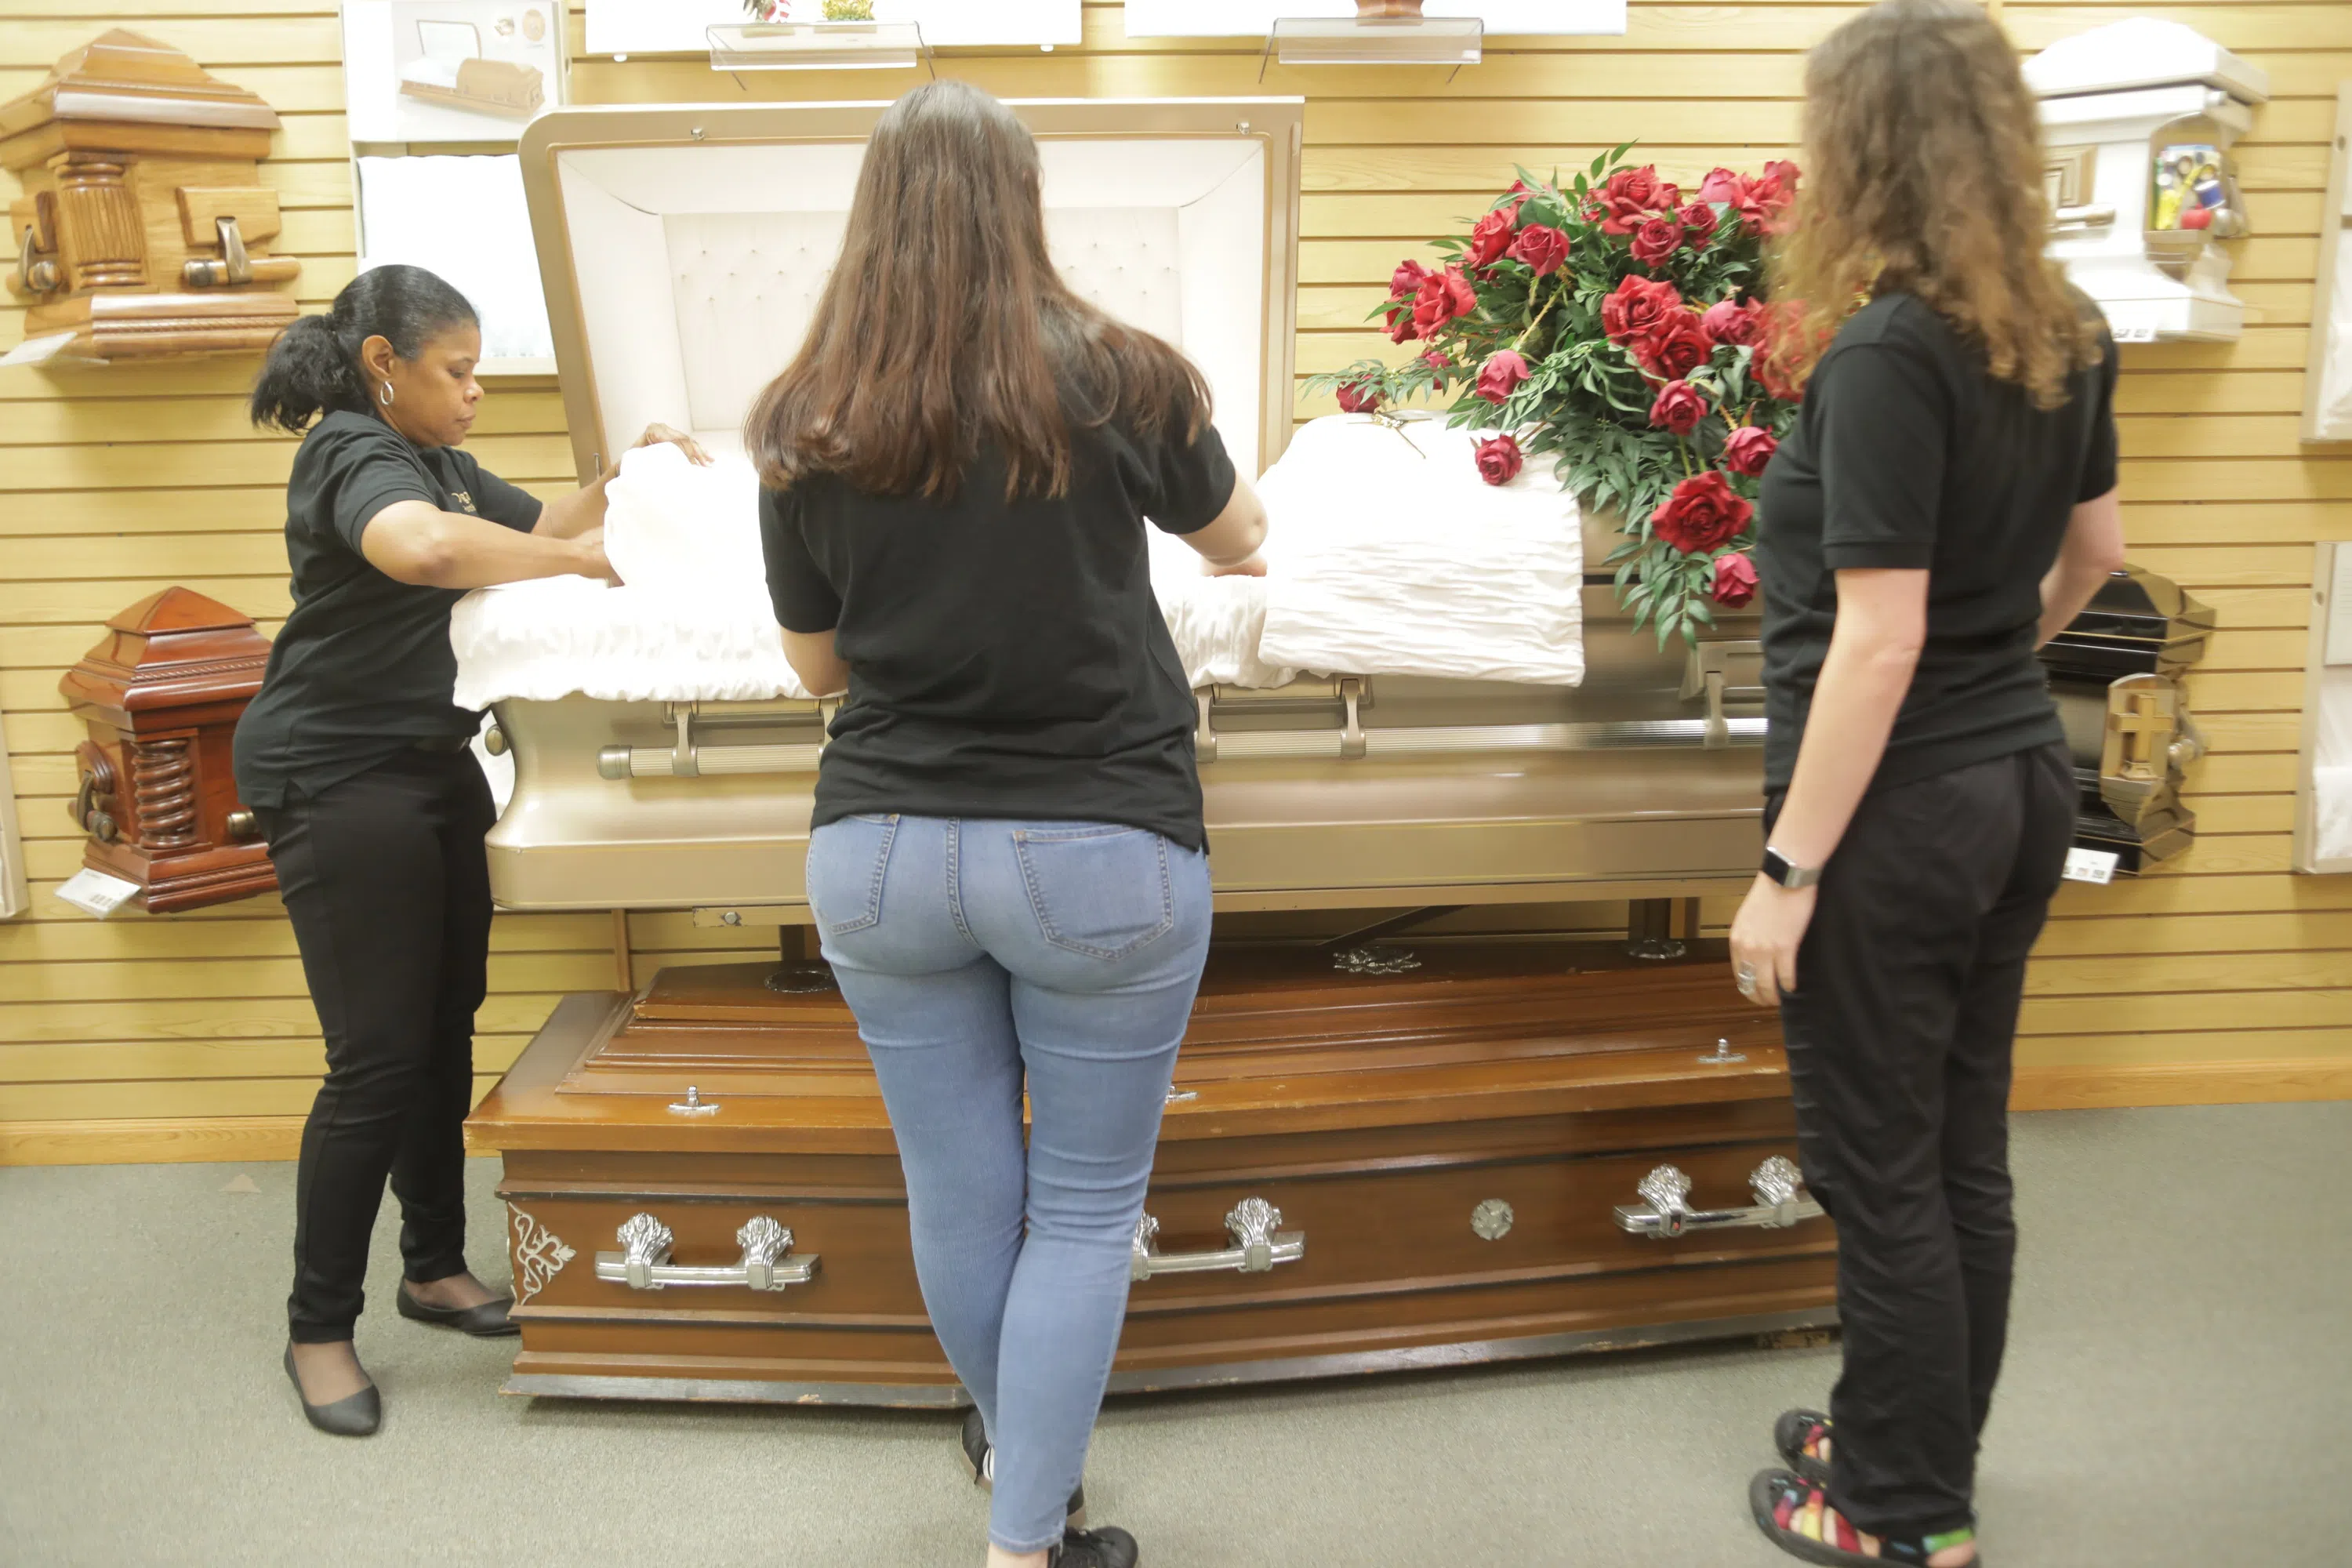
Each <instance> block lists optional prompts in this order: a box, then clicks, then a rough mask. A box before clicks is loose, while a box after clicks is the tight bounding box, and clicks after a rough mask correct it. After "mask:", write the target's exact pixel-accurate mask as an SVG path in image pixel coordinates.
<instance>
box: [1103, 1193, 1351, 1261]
mask: <svg viewBox="0 0 2352 1568" xmlns="http://www.w3.org/2000/svg"><path fill="white" fill-rule="evenodd" d="M1281 1223H1282V1211H1281V1210H1280V1209H1278V1208H1276V1207H1275V1206H1274V1205H1272V1204H1270V1203H1268V1202H1266V1201H1265V1199H1264V1198H1260V1197H1247V1198H1244V1199H1243V1200H1242V1201H1241V1202H1240V1203H1237V1204H1235V1205H1234V1212H1233V1213H1231V1214H1229V1215H1226V1216H1225V1234H1226V1235H1227V1236H1229V1237H1232V1238H1233V1243H1234V1244H1233V1245H1232V1246H1231V1247H1219V1248H1218V1249H1217V1250H1216V1251H1214V1252H1162V1251H1160V1222H1159V1221H1158V1220H1156V1219H1154V1218H1152V1217H1151V1216H1150V1215H1144V1216H1143V1217H1142V1218H1141V1219H1139V1220H1137V1221H1136V1222H1135V1249H1134V1251H1133V1252H1131V1253H1130V1254H1129V1257H1128V1264H1127V1275H1128V1278H1129V1279H1150V1278H1151V1277H1152V1276H1153V1275H1155V1274H1214V1273H1219V1272H1223V1271H1228V1270H1229V1271H1231V1272H1233V1273H1235V1274H1265V1273H1268V1272H1271V1271H1272V1269H1273V1268H1274V1266H1275V1265H1276V1264H1277V1263H1296V1262H1297V1261H1298V1260H1299V1259H1300V1258H1304V1257H1306V1256H1307V1233H1306V1232H1304V1231H1297V1230H1280V1231H1278V1230H1276V1228H1275V1226H1278V1225H1280V1224H1281Z"/></svg>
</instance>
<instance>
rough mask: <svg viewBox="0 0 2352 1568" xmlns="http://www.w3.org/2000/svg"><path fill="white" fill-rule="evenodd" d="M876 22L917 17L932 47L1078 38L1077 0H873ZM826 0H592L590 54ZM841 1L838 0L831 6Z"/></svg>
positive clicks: (803, 17) (810, 10) (681, 43)
mask: <svg viewBox="0 0 2352 1568" xmlns="http://www.w3.org/2000/svg"><path fill="white" fill-rule="evenodd" d="M870 5H871V9H872V12H873V16H872V19H873V20H874V21H877V22H913V23H916V24H918V25H919V26H921V27H922V29H923V42H924V43H926V44H929V45H930V46H931V47H934V48H956V47H975V46H985V45H991V44H994V45H1026V46H1031V47H1041V48H1050V47H1054V46H1055V45H1057V44H1075V43H1076V42H1078V40H1079V38H1080V37H1081V36H1082V34H1081V29H1080V23H1079V16H1078V0H989V3H987V4H984V5H983V4H980V3H979V0H870ZM827 9H828V7H827V5H826V4H825V0H588V52H589V53H590V54H592V55H631V54H644V55H651V54H681V53H688V52H691V53H695V54H700V53H702V52H703V51H705V50H706V49H708V48H709V47H710V45H709V37H707V36H706V34H705V32H704V29H705V28H708V27H712V26H719V25H720V24H722V23H728V22H823V21H827V20H830V19H833V18H829V17H828V16H827V15H826V12H827ZM832 9H835V10H840V9H842V7H841V6H840V5H839V4H838V0H836V4H835V5H834V6H833V7H832Z"/></svg>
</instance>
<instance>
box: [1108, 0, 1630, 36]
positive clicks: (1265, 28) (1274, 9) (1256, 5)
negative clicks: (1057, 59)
mask: <svg viewBox="0 0 2352 1568" xmlns="http://www.w3.org/2000/svg"><path fill="white" fill-rule="evenodd" d="M1356 14H1357V12H1356V0H1127V36H1128V37H1130V38H1151V37H1257V38H1263V37H1265V36H1266V34H1267V33H1269V32H1271V31H1272V30H1273V28H1274V25H1275V23H1276V22H1277V21H1279V20H1281V19H1282V18H1284V17H1286V16H1317V17H1325V16H1355V15H1356ZM1422 14H1423V16H1475V17H1477V18H1478V19H1479V20H1481V21H1483V22H1484V23H1486V31H1487V32H1488V33H1528V34H1545V33H1555V34H1588V33H1622V32H1623V31H1624V30H1625V0H1425V3H1424V5H1423V7H1422Z"/></svg>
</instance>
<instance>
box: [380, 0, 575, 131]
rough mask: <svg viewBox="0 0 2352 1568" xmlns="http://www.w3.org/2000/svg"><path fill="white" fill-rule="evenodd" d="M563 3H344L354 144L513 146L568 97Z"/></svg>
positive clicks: (406, 0) (408, 0) (430, 0)
mask: <svg viewBox="0 0 2352 1568" xmlns="http://www.w3.org/2000/svg"><path fill="white" fill-rule="evenodd" d="M563 60H564V57H563V8H562V5H559V4H558V3H557V0H343V88H344V100H345V102H346V104H347V105H348V107H349V112H350V118H351V137H352V141H353V142H359V143H368V142H378V143H381V142H408V143H415V142H476V143H478V142H513V141H515V140H517V139H518V138H520V136H521V135H522V128H523V127H524V126H525V125H527V124H529V123H530V121H531V120H533V119H534V118H535V117H537V116H538V115H539V114H540V112H541V110H547V109H551V108H553V107H554V106H556V105H557V104H559V103H562V101H563V100H564V99H565V97H566V93H565V82H564V68H563Z"/></svg>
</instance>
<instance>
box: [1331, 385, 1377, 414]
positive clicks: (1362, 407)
mask: <svg viewBox="0 0 2352 1568" xmlns="http://www.w3.org/2000/svg"><path fill="white" fill-rule="evenodd" d="M1380 405H1381V384H1380V382H1379V381H1378V379H1376V378H1374V377H1372V376H1366V377H1365V378H1364V379H1363V380H1361V381H1351V382H1349V384H1347V385H1345V386H1343V387H1341V388H1340V389H1339V412H1340V413H1342V414H1370V412H1371V411H1372V410H1373V409H1375V408H1378V407H1379V406H1380Z"/></svg>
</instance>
